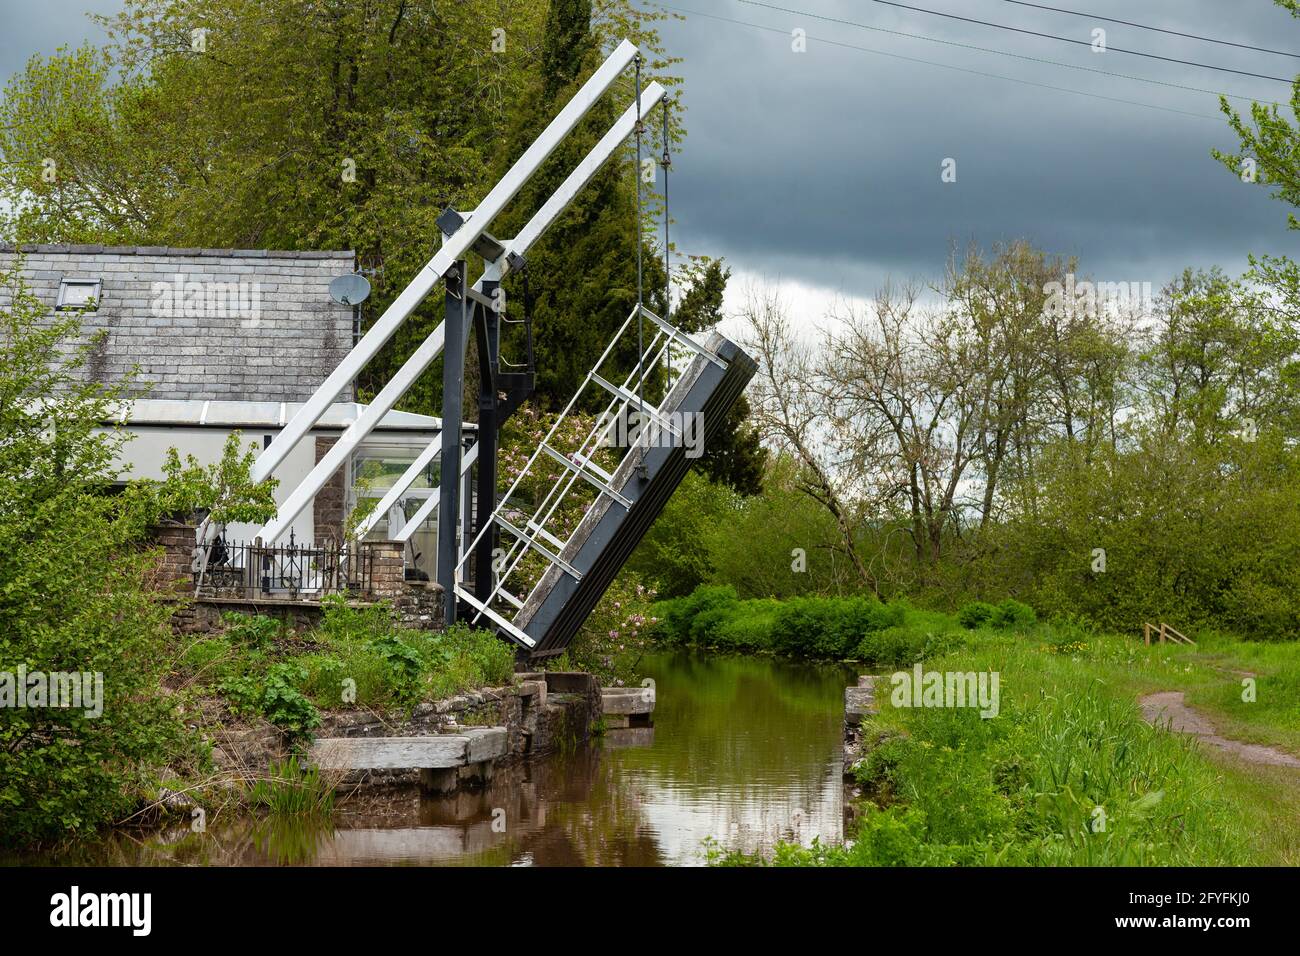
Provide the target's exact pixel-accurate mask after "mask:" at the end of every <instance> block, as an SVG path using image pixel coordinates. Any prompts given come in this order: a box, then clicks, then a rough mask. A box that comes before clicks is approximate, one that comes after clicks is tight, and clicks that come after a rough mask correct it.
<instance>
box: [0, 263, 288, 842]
mask: <svg viewBox="0 0 1300 956" xmlns="http://www.w3.org/2000/svg"><path fill="white" fill-rule="evenodd" d="M20 268H21V263H20V264H19V265H18V266H17V267H15V269H14V271H11V272H8V273H3V274H0V302H2V303H4V305H3V307H0V345H2V347H3V353H2V357H3V361H2V362H0V436H3V439H2V440H0V555H3V558H0V702H3V706H0V839H3V840H4V841H5V843H6V844H7V845H12V844H14V843H18V844H21V843H29V842H39V841H47V840H53V839H55V838H58V837H60V836H62V835H64V834H66V833H68V832H76V831H81V830H87V829H90V828H93V827H95V826H98V825H101V824H104V823H107V822H110V821H113V820H117V819H120V818H121V817H122V816H123V815H124V814H125V813H126V812H127V811H129V810H130V809H131V808H132V807H133V805H134V804H135V803H136V802H137V801H138V800H139V799H140V797H141V793H142V791H144V790H145V789H146V788H148V787H150V786H151V785H152V783H153V782H154V780H156V775H157V774H158V773H159V772H160V771H161V770H162V768H164V767H167V766H172V767H173V768H177V769H179V768H181V767H182V766H193V765H194V764H193V761H197V760H198V759H200V755H199V754H198V751H197V745H196V743H195V742H194V741H192V740H191V739H190V737H189V734H188V733H187V732H186V731H185V727H184V724H183V721H182V718H183V712H182V711H181V709H180V708H179V707H178V705H177V698H173V697H169V696H168V694H167V692H166V690H165V689H164V687H163V686H162V679H163V677H164V675H165V674H166V670H167V666H168V660H169V654H168V650H169V649H170V635H171V629H170V626H169V624H170V619H171V616H172V613H173V611H174V609H175V608H174V605H173V604H172V603H170V602H169V600H168V599H167V598H168V596H167V595H164V594H162V593H161V592H160V591H159V590H157V589H156V587H155V583H154V579H155V576H156V572H157V557H158V556H157V552H156V550H155V549H152V548H151V547H149V544H148V539H149V533H150V530H151V529H152V528H153V526H154V525H155V524H156V523H157V522H158V521H159V520H160V519H162V518H164V517H167V516H170V515H172V514H175V513H176V512H177V511H183V512H186V513H188V512H189V511H190V510H191V509H192V508H193V507H195V506H196V505H200V504H202V505H203V506H204V507H209V508H212V509H213V515H214V517H217V516H225V517H229V518H239V517H248V516H250V515H256V516H262V517H266V516H268V515H267V503H268V502H269V500H270V493H271V489H270V487H269V486H253V485H251V483H250V482H249V480H248V464H249V460H248V459H246V458H245V459H240V458H238V457H237V456H234V455H232V454H227V456H226V458H225V459H224V460H223V461H222V462H221V463H220V464H218V465H216V466H213V467H212V468H211V469H200V468H197V466H196V467H193V468H191V469H189V470H188V471H186V470H185V469H181V471H185V472H186V473H184V474H181V473H177V474H175V475H173V477H172V479H171V480H169V481H165V482H154V481H142V482H128V483H126V484H125V486H123V485H122V483H121V478H122V476H121V475H120V474H119V470H120V466H119V462H120V460H121V453H122V447H123V445H124V444H125V442H127V441H128V440H129V433H128V432H126V431H125V430H123V429H122V428H121V427H120V426H105V425H104V424H103V423H104V422H112V421H119V420H120V418H121V416H120V412H119V410H118V402H119V401H120V400H122V399H124V398H125V397H126V395H127V394H128V392H127V389H128V388H129V387H130V382H129V381H124V382H122V383H119V384H117V385H114V386H111V387H103V386H101V385H99V384H96V383H94V382H86V381H84V380H83V379H82V377H81V373H80V369H81V368H82V366H83V365H84V363H85V361H86V359H87V357H88V356H89V355H90V354H92V352H93V349H94V347H95V342H94V341H92V342H89V343H86V344H85V345H83V346H82V347H81V348H80V350H78V351H74V352H72V353H71V358H68V359H66V360H65V359H57V358H56V359H55V360H54V361H53V362H51V359H50V357H51V356H59V355H61V354H63V352H62V351H61V347H62V346H64V345H65V344H66V343H67V342H69V341H75V339H76V337H77V332H78V325H79V318H80V317H79V316H77V315H72V316H68V317H63V318H60V319H58V320H57V321H54V322H52V323H51V322H49V321H47V319H46V317H47V315H48V310H47V309H46V307H45V306H44V304H43V303H41V302H40V301H39V300H38V299H37V298H36V297H35V296H34V295H32V294H31V293H30V291H29V290H28V289H27V287H26V285H25V284H24V282H23V280H22V273H21V271H19V270H20ZM232 447H233V446H232ZM177 464H179V462H177ZM214 476H219V484H220V486H221V489H222V490H221V491H220V492H219V493H218V492H216V486H215V485H214V484H213V483H212V481H211V480H210V479H212V478H213V477H214ZM214 495H217V496H216V497H214ZM271 510H272V511H273V510H274V508H273V506H272V507H271ZM20 668H22V669H25V671H26V672H27V674H28V675H29V680H30V679H31V675H33V674H42V675H47V676H48V675H54V674H90V675H99V679H100V680H101V681H102V684H101V685H100V686H101V687H102V698H101V699H100V701H99V704H100V705H101V706H102V712H100V713H94V712H93V709H98V708H89V705H87V707H83V708H56V707H53V706H29V707H25V708H24V707H16V706H14V702H15V701H14V695H15V694H17V693H21V692H24V691H26V690H28V688H25V687H21V686H20V685H19V683H18V681H17V679H16V675H17V674H18V673H19V670H20ZM6 695H8V699H6ZM47 703H51V701H48V700H47Z"/></svg>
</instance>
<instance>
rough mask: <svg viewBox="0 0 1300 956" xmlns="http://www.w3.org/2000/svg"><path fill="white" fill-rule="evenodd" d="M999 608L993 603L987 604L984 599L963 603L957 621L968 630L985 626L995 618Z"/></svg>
mask: <svg viewBox="0 0 1300 956" xmlns="http://www.w3.org/2000/svg"><path fill="white" fill-rule="evenodd" d="M997 612H998V609H997V608H995V607H994V606H993V605H992V604H986V603H985V602H983V601H971V602H970V603H969V604H966V605H963V606H962V609H961V610H960V611H958V612H957V623H958V624H960V625H961V626H962V627H964V628H966V629H967V630H971V631H973V630H975V629H976V628H979V627H984V625H986V624H988V623H989V622H991V621H992V620H993V616H994V615H995V614H997Z"/></svg>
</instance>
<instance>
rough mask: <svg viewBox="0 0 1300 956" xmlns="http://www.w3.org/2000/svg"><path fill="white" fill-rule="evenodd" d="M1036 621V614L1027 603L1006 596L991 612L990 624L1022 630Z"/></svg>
mask: <svg viewBox="0 0 1300 956" xmlns="http://www.w3.org/2000/svg"><path fill="white" fill-rule="evenodd" d="M1037 623H1038V615H1037V614H1035V613H1034V609H1033V608H1032V607H1030V606H1029V605H1028V604H1021V603H1020V602H1019V601H1014V600H1012V599H1011V598H1007V599H1006V600H1005V601H1003V602H1002V603H1000V604H999V605H998V606H997V607H996V608H995V609H994V612H993V619H992V624H993V626H994V627H1009V628H1013V629H1015V630H1022V629H1024V628H1027V627H1033V626H1034V625H1035V624H1037Z"/></svg>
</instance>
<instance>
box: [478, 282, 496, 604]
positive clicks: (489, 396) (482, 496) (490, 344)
mask: <svg viewBox="0 0 1300 956" xmlns="http://www.w3.org/2000/svg"><path fill="white" fill-rule="evenodd" d="M498 288H500V282H497V281H489V280H484V282H483V294H484V295H485V296H487V297H488V298H490V299H492V300H493V301H496V293H497V289H498ZM477 316H478V321H477V322H475V323H474V333H475V339H474V341H475V344H476V345H477V347H478V365H479V385H478V463H477V468H478V476H477V477H478V489H477V494H476V497H477V499H478V514H477V515H476V516H475V519H474V533H475V534H480V533H481V532H482V531H483V529H484V528H487V529H488V531H487V534H484V535H482V537H481V538H480V539H479V543H478V546H477V547H476V548H475V549H474V596H475V597H477V598H478V599H479V600H480V601H484V602H486V601H487V599H488V597H489V596H490V595H491V594H492V587H493V585H494V584H495V574H494V572H493V568H492V563H493V560H494V559H495V556H496V549H497V543H498V540H499V538H498V535H497V531H496V527H495V526H494V525H493V524H492V512H493V510H494V509H495V508H496V504H497V443H498V437H499V436H498V434H497V431H498V429H499V428H500V427H501V422H500V421H499V420H498V416H497V374H498V372H499V370H500V366H499V361H500V355H501V314H500V312H498V311H497V310H495V309H489V308H486V307H485V308H481V309H479V310H478V312H477Z"/></svg>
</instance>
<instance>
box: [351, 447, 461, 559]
mask: <svg viewBox="0 0 1300 956" xmlns="http://www.w3.org/2000/svg"><path fill="white" fill-rule="evenodd" d="M441 451H442V432H438V434H437V435H436V436H434V439H433V441H431V442H429V444H428V445H426V446H425V449H424V451H422V452H420V454H419V455H418V456H416V459H415V461H413V462H411V467H409V468H407V469H406V471H405V472H403V473H402V477H401V478H398V479H397V482H396V483H395V484H394V485H393V487H391V488H389V489H388V492H387V493H386V494H385V495H384V496H383V497H382V498H380V499H379V504H377V505H375V510H374V511H372V512H370V514H368V515H366V517H365V519H364V520H363V521H362V522H361V523H360V524H359V525H357V533H356V536H357V538H364V537H365V536H366V535H367V534H369V533H370V529H371V528H373V527H374V526H375V525H377V524H379V519H380V518H382V517H383V516H384V515H386V514H388V509H389V508H391V507H392V506H393V505H395V504H397V502H398V501H399V500H400V499H401V497H402V495H404V494H406V489H407V488H410V487H411V485H413V484H415V479H417V478H419V477H420V475H421V473H422V472H423V471H424V469H426V468H428V467H429V465H430V464H431V463H432V462H433V460H434V459H435V458H437V457H438V455H439V452H441Z"/></svg>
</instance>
